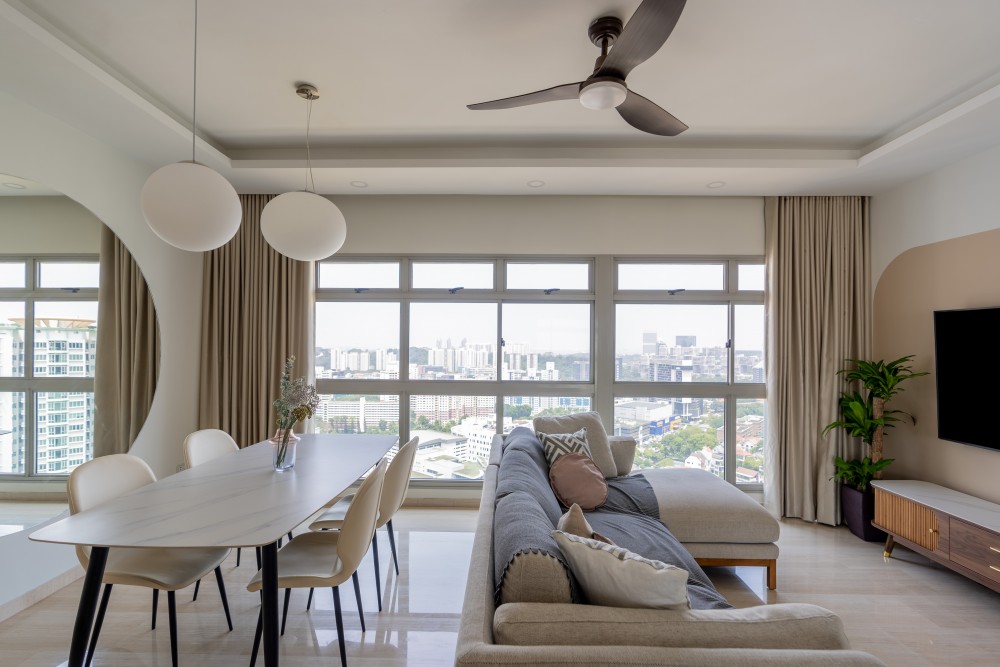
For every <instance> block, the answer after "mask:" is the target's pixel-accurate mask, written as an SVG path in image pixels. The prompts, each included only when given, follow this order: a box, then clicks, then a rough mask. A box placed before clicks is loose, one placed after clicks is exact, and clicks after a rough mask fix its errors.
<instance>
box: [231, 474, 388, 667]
mask: <svg viewBox="0 0 1000 667" xmlns="http://www.w3.org/2000/svg"><path fill="white" fill-rule="evenodd" d="M387 467H388V463H387V461H386V459H385V458H383V459H382V460H381V461H379V463H378V465H376V466H375V468H374V469H373V470H372V471H371V472H370V473H368V476H367V477H366V478H365V480H364V481H363V482H362V483H361V486H360V487H359V488H358V492H357V493H356V494H355V496H354V502H352V503H351V507H350V508H349V509H348V511H347V513H346V514H345V515H344V521H343V524H342V525H341V528H340V530H337V531H326V532H322V531H319V532H306V533H302V534H300V535H296V536H295V537H294V538H293V539H292V540H291V541H290V542H289V543H288V544H286V545H285V546H284V547H283V548H281V549H279V550H278V588H284V589H285V601H284V611H283V612H282V616H281V633H282V634H284V632H285V620H286V619H287V617H288V599H289V596H290V595H291V592H292V591H291V589H293V588H315V587H317V586H320V587H323V586H329V587H331V588H332V589H333V608H334V614H335V616H336V621H337V640H338V642H339V644H340V663H341V666H342V667H347V653H346V647H345V642H344V618H343V615H342V614H341V610H340V584H342V583H344V582H345V581H347V580H348V579H353V580H354V590H355V594H356V595H357V600H358V609H359V610H360V609H361V595H360V592H359V589H358V586H357V583H358V566H359V565H360V564H361V560H362V559H363V558H364V557H365V554H366V553H367V552H368V547H369V545H370V544H371V541H372V535H374V534H375V520H376V518H377V517H378V504H379V497H380V496H381V495H382V487H383V483H384V481H385V471H386V468H387ZM261 581H262V576H261V572H260V571H259V570H258V571H257V574H255V575H254V577H253V579H252V580H251V581H250V583H249V584H248V585H247V590H248V591H250V592H256V591H259V590H260V589H261V587H262V583H261ZM262 629H263V621H262V618H261V617H260V616H258V617H257V631H256V633H255V634H254V641H253V652H252V655H251V658H250V667H253V665H254V663H255V662H256V661H257V650H258V648H259V647H260V638H261V633H262ZM361 631H362V632H364V624H363V622H362V627H361Z"/></svg>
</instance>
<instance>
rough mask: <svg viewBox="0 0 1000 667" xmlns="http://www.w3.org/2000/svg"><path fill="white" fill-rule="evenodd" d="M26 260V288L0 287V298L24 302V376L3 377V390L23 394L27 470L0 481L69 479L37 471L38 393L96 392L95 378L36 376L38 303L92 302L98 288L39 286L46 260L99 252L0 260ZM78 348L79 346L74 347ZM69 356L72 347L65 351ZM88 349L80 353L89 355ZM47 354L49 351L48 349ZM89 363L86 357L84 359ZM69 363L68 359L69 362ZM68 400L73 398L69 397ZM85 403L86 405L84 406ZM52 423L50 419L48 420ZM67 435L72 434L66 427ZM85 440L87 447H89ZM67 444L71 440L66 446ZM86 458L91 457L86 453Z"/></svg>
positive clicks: (81, 259) (93, 259)
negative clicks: (36, 319)
mask: <svg viewBox="0 0 1000 667" xmlns="http://www.w3.org/2000/svg"><path fill="white" fill-rule="evenodd" d="M4 261H9V262H24V264H25V283H24V287H0V301H23V302H24V320H25V326H24V356H25V359H24V375H23V376H21V377H0V391H2V392H23V393H24V423H25V429H24V472H23V473H15V472H10V473H0V482H18V483H21V482H29V483H37V482H40V481H45V482H49V481H65V480H67V479H68V478H69V470H67V471H65V472H61V473H59V474H53V473H39V472H38V458H39V457H38V452H37V451H36V450H37V447H38V443H37V430H38V424H39V422H38V396H39V394H45V393H77V392H82V393H91V394H93V393H94V388H95V382H94V377H54V376H45V377H38V376H36V375H35V363H34V362H35V355H36V354H37V353H38V349H37V348H36V345H35V304H36V303H39V302H42V303H44V302H51V301H93V302H98V288H97V287H79V288H77V287H49V288H42V287H38V284H39V279H40V275H41V264H43V263H59V262H65V263H97V264H100V255H97V254H65V255H62V254H30V255H29V254H24V255H17V254H4V255H0V262H4ZM73 349H76V348H73ZM63 352H64V353H65V354H67V356H68V355H69V354H70V348H69V346H67V349H66V350H65V351H63ZM86 352H87V350H86V348H82V349H80V350H79V352H75V353H82V354H83V355H84V356H86ZM46 353H48V350H46ZM83 363H84V365H86V359H84V362H83ZM67 365H68V362H67ZM66 400H67V401H68V400H70V399H68V398H67V399H66ZM85 407H86V406H84V408H85ZM46 423H49V422H46ZM65 435H66V436H69V431H68V430H67V432H66V434H65ZM87 444H88V443H86V441H85V442H84V449H85V450H86V449H87ZM66 446H67V447H68V440H67V445H66ZM89 449H90V450H91V451H90V456H91V457H92V456H93V442H91V443H89ZM84 460H85V461H86V460H89V458H88V457H87V453H86V451H85V453H84Z"/></svg>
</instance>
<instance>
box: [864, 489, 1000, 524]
mask: <svg viewBox="0 0 1000 667" xmlns="http://www.w3.org/2000/svg"><path fill="white" fill-rule="evenodd" d="M872 486H874V487H875V488H877V489H882V490H884V491H888V492H889V493H892V494H895V495H897V496H901V497H903V498H907V499H909V500H912V501H914V502H917V503H920V504H921V505H924V506H925V507H930V508H931V509H935V510H938V511H940V512H944V513H945V514H950V515H951V516H953V517H955V518H958V519H962V520H963V521H968V522H969V523H971V524H975V525H977V526H981V527H983V528H986V529H987V530H992V531H995V532H998V533H1000V505H998V504H996V503H991V502H990V501H988V500H983V499H982V498H977V497H975V496H970V495H968V494H967V493H962V492H961V491H955V490H954V489H949V488H947V487H944V486H939V485H937V484H932V483H931V482H921V481H919V480H915V479H876V480H872Z"/></svg>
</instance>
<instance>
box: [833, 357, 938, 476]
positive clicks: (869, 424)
mask: <svg viewBox="0 0 1000 667" xmlns="http://www.w3.org/2000/svg"><path fill="white" fill-rule="evenodd" d="M912 359H913V355H908V356H905V357H900V358H899V359H896V360H894V361H890V362H885V361H866V360H863V359H848V362H850V363H852V364H854V367H853V368H847V369H843V370H840V371H837V374H838V375H841V376H843V377H844V379H846V380H848V381H849V382H858V383H860V384H861V387H862V391H845V392H841V394H840V399H839V401H838V404H839V406H840V414H841V419H839V420H837V421H835V422H831V423H829V424H827V425H826V426H825V427H823V435H826V433H827V432H829V431H830V430H832V429H835V428H842V429H844V430H845V431H847V433H848V435H850V436H851V437H855V438H860V439H861V441H862V442H864V443H865V445H866V446H867V448H868V450H869V452H870V456H866V457H864V458H863V459H861V460H852V461H844V460H843V459H841V458H839V457H838V458H837V459H836V461H835V462H834V463H835V465H836V466H837V472H836V473H835V474H834V478H836V479H838V480H839V481H841V482H843V483H845V484H849V485H850V486H856V487H857V488H858V489H860V490H862V491H864V490H865V488H866V487H867V486H868V482H870V481H871V480H872V479H879V478H881V476H882V470H883V469H884V468H885V467H886V466H888V465H889V463H892V461H893V459H883V458H882V445H883V437H884V435H885V429H887V428H891V427H892V426H893V424H894V422H898V421H900V420H901V418H902V417H905V418H907V419H908V420H909V421H910V422H911V423H913V424H916V423H917V420H916V417H914V416H913V415H911V414H910V413H908V412H904V411H902V410H887V409H886V408H885V403H886V401H888V400H889V399H891V398H892V397H893V396H895V395H896V394H898V393H899V392H901V391H903V387H901V386H900V385H901V383H902V382H903V381H904V380H910V379H912V378H915V377H920V376H922V375H928V373H926V372H914V371H913V369H912V368H911V367H910V366H909V363H910V360H912ZM866 462H867V463H866ZM869 475H870V476H869ZM866 477H867V479H865V478H866ZM854 479H863V480H864V483H863V484H860V486H859V485H858V484H859V483H855V482H854V481H852V480H854Z"/></svg>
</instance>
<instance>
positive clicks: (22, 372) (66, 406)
mask: <svg viewBox="0 0 1000 667" xmlns="http://www.w3.org/2000/svg"><path fill="white" fill-rule="evenodd" d="M0 238H2V239H3V243H2V244H0V487H3V488H5V489H7V490H8V492H7V493H5V494H4V496H5V497H6V498H12V496H13V498H12V499H11V500H10V501H9V502H5V503H0V535H2V534H5V533H11V532H15V531H17V530H21V529H23V528H27V527H29V526H31V525H36V524H37V523H39V522H42V521H45V520H46V519H48V518H50V516H48V515H46V514H47V512H48V513H49V514H52V513H53V510H54V513H58V512H59V511H60V510H59V507H58V506H53V507H52V508H49V510H46V509H45V508H44V507H43V505H42V504H37V503H24V502H20V501H22V500H24V499H27V498H29V497H30V496H31V492H32V491H33V490H34V489H37V488H39V487H51V486H52V483H53V482H56V481H62V480H64V479H65V477H66V476H67V475H68V474H69V473H70V471H72V470H73V468H75V467H76V466H78V465H80V464H82V463H84V462H85V461H88V460H90V459H92V458H93V457H94V456H95V454H96V455H98V456H99V455H102V454H106V453H112V452H113V451H127V450H128V446H129V445H130V444H131V442H132V440H134V439H135V435H136V434H138V431H139V429H140V428H141V427H142V423H143V421H144V420H145V417H146V413H147V412H148V410H149V406H150V404H151V403H152V398H153V392H154V391H155V385H156V378H157V375H158V366H159V344H158V337H157V324H156V314H155V310H154V309H153V306H152V299H151V298H150V297H149V294H148V290H147V288H146V284H145V280H144V279H143V277H142V274H141V271H139V269H138V267H137V266H136V264H135V262H134V260H132V258H131V255H130V254H129V253H128V250H127V249H126V248H125V247H124V245H123V244H122V243H121V242H120V241H118V239H117V238H116V237H115V235H114V233H113V232H111V231H110V230H109V229H108V228H107V227H106V226H105V225H104V224H103V223H102V222H101V221H100V220H99V219H98V218H96V217H95V216H94V215H93V214H92V213H90V211H88V210H87V209H86V208H84V207H83V206H81V205H80V204H78V203H77V202H75V201H73V200H72V199H70V198H68V197H66V196H64V195H62V194H61V193H59V192H56V191H53V190H51V189H49V188H47V187H45V186H44V185H41V184H38V183H34V182H32V181H28V180H25V179H22V178H18V177H16V176H12V175H6V174H0ZM13 482H16V488H17V489H19V490H20V489H24V491H23V492H21V491H18V492H15V494H11V493H10V492H9V489H11V488H12V487H14V484H12V483H13ZM31 482H36V484H32V483H31ZM47 482H48V483H49V484H46V483H47ZM46 495H47V494H46ZM42 497H46V496H42Z"/></svg>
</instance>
